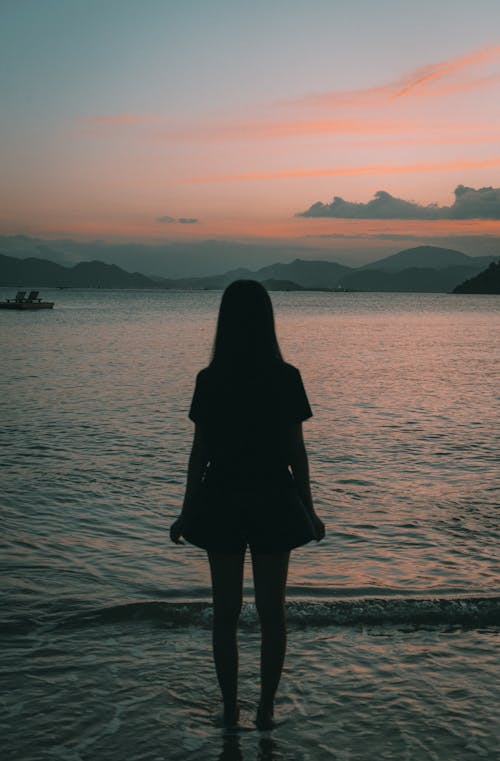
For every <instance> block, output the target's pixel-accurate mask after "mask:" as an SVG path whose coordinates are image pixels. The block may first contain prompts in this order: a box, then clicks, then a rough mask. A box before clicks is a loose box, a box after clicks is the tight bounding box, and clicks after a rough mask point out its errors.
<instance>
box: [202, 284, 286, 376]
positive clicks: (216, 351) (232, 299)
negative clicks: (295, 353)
mask: <svg viewBox="0 0 500 761" xmlns="http://www.w3.org/2000/svg"><path fill="white" fill-rule="evenodd" d="M282 361H283V358H282V356H281V351H280V347H279V344H278V339H277V337H276V330H275V327H274V312H273V305H272V303H271V299H270V298H269V294H268V292H267V291H266V289H265V288H264V286H263V285H262V284H261V283H259V282H257V280H235V281H234V282H233V283H231V285H228V287H227V288H226V290H225V291H224V293H223V296H222V300H221V303H220V308H219V317H218V320H217V330H216V332H215V340H214V345H213V350H212V359H211V363H210V366H211V367H212V368H214V369H218V370H229V371H230V370H235V371H238V370H245V371H247V372H248V371H250V370H252V369H255V370H262V369H264V368H266V367H271V366H273V365H275V364H276V363H278V362H282Z"/></svg>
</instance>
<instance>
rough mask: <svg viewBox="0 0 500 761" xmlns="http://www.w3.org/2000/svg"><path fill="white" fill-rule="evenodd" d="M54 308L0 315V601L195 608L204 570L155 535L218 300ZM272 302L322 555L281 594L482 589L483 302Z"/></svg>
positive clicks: (176, 477)
mask: <svg viewBox="0 0 500 761" xmlns="http://www.w3.org/2000/svg"><path fill="white" fill-rule="evenodd" d="M0 296H1V294H0ZM49 296H51V294H50V293H47V298H48V297H49ZM56 296H57V298H56ZM54 298H55V300H56V302H57V303H56V309H55V310H54V312H53V313H51V314H42V313H40V314H33V315H30V314H28V313H26V314H24V313H20V314H19V315H17V314H16V315H14V314H10V313H8V312H6V313H5V314H2V315H0V319H1V320H2V331H1V338H2V343H3V350H4V356H5V357H6V358H7V359H8V361H7V362H5V363H4V364H3V365H2V367H1V370H0V372H1V373H2V378H3V383H4V389H5V390H6V393H4V394H3V395H2V397H1V399H0V414H1V416H2V421H3V426H4V429H3V436H4V443H5V444H6V446H5V447H4V450H3V457H2V465H3V473H4V481H5V488H4V491H3V495H2V496H3V499H4V505H5V514H4V517H5V527H6V531H5V534H4V537H5V541H6V547H5V552H6V555H5V562H6V564H7V566H8V567H10V568H13V567H16V568H17V569H18V573H17V574H16V578H17V581H16V586H15V589H12V590H11V592H12V594H13V596H14V597H15V598H16V599H18V596H20V597H21V598H23V599H25V600H32V599H33V598H34V597H37V598H38V597H39V595H40V594H47V595H48V596H54V597H56V598H57V599H60V597H61V595H63V596H65V595H68V596H69V597H71V598H72V599H74V598H77V597H78V596H83V597H87V599H89V598H90V599H96V600H97V599H103V598H104V597H105V598H106V599H109V597H110V596H111V597H112V598H113V599H115V600H116V599H122V598H123V597H124V596H127V597H129V598H130V596H131V595H132V596H135V597H140V598H144V597H145V596H146V597H152V598H156V597H158V595H161V593H162V591H163V590H165V591H169V590H171V589H173V588H174V589H184V590H186V592H188V593H189V590H205V592H204V594H207V590H208V586H209V579H208V571H207V568H206V562H205V558H204V554H203V553H202V552H201V551H198V550H196V549H194V548H179V547H173V546H171V545H170V544H169V543H168V541H167V527H168V523H169V521H170V520H171V519H172V517H173V516H174V515H175V514H176V513H177V511H178V509H179V505H180V501H181V498H182V490H183V486H184V479H185V470H186V462H187V455H188V451H189V446H190V437H191V435H192V424H191V423H190V421H189V420H188V419H187V409H188V406H189V402H190V398H191V394H192V390H193V383H194V377H195V374H196V371H197V370H198V369H199V368H200V367H201V366H203V365H204V364H205V363H206V361H207V357H208V353H209V348H210V344H211V340H212V334H213V329H214V326H215V319H216V315H217V306H218V302H219V299H220V294H219V293H214V292H202V293H180V292H177V293H173V292H151V293H147V292H146V293H144V292H117V291H114V292H91V291H89V292H85V291H82V292H78V291H58V292H57V294H55V295H54ZM273 299H274V302H275V305H276V316H277V326H278V333H279V336H280V340H281V343H282V347H283V350H284V354H285V356H286V357H287V358H288V359H289V360H291V361H292V362H294V363H295V364H296V365H297V366H299V367H300V369H301V372H302V375H303V378H304V381H305V385H306V388H307V390H308V393H309V396H310V399H311V402H312V406H313V411H314V417H313V418H312V420H311V421H310V422H307V423H306V424H305V431H306V434H305V435H306V440H307V446H308V450H309V454H310V461H311V471H312V480H313V490H314V494H315V497H316V501H317V506H318V510H319V512H320V513H321V514H322V515H323V516H324V518H325V521H326V523H327V527H328V536H327V539H326V541H325V542H324V543H322V544H321V545H319V546H317V547H313V546H311V547H306V548H304V549H302V550H300V551H297V552H296V553H294V559H293V563H292V566H291V574H290V585H291V586H294V587H300V586H303V587H306V586H308V587H309V588H313V587H314V586H315V585H320V586H321V587H331V588H332V589H333V590H342V589H346V590H349V589H353V590H358V589H362V590H365V591H368V592H369V590H370V589H373V590H381V589H387V590H388V591H391V590H398V591H403V592H404V590H408V592H412V591H415V590H417V591H418V590H422V591H423V592H428V591H432V590H448V591H449V592H450V593H457V594H459V593H462V592H474V593H479V592H481V591H484V590H489V591H492V590H496V589H497V588H498V576H497V572H498V566H497V565H496V562H495V557H496V547H497V546H498V539H499V530H498V521H497V503H498V488H499V486H500V483H499V474H498V464H497V455H498V448H499V445H500V434H499V429H498V425H497V420H498V412H499V411H500V410H499V407H500V395H499V393H498V388H499V383H498V380H499V378H498V366H499V364H498V356H497V352H498V335H499V334H500V302H499V300H498V298H496V297H465V296H464V297H456V298H455V297H451V296H447V295H429V294H417V295H411V294H325V293H303V294H302V293H301V294H290V293H288V294H274V295H273ZM28 568H30V569H31V570H30V571H27V570H25V569H28ZM247 579H248V580H249V578H248V577H247Z"/></svg>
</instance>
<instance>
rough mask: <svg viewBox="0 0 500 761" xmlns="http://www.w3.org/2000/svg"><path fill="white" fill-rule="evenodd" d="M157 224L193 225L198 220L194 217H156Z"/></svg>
mask: <svg viewBox="0 0 500 761" xmlns="http://www.w3.org/2000/svg"><path fill="white" fill-rule="evenodd" d="M156 221H157V222H164V223H165V224H167V225H172V224H174V225H195V224H196V223H197V222H198V220H197V219H195V218H194V217H167V216H164V217H156Z"/></svg>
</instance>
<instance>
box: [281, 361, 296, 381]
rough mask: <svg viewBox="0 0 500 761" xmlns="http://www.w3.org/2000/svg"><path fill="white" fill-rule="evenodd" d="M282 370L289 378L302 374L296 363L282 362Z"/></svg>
mask: <svg viewBox="0 0 500 761" xmlns="http://www.w3.org/2000/svg"><path fill="white" fill-rule="evenodd" d="M281 370H282V372H283V374H284V375H285V376H286V377H287V378H296V377H297V376H300V371H299V369H298V368H297V367H295V365H291V364H290V362H284V361H283V363H282V366H281Z"/></svg>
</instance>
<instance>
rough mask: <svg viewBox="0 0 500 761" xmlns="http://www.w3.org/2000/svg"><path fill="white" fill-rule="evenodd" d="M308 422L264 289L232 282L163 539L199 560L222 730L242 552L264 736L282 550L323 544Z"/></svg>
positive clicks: (234, 661)
mask: <svg viewBox="0 0 500 761" xmlns="http://www.w3.org/2000/svg"><path fill="white" fill-rule="evenodd" d="M311 415H312V413H311V408H310V406H309V402H308V400H307V396H306V393H305V390H304V386H303V384H302V380H301V376H300V373H299V371H298V370H297V369H296V368H295V367H293V366H292V365H290V364H288V363H286V362H285V361H284V360H283V358H282V356H281V352H280V348H279V345H278V341H277V338H276V333H275V328H274V315H273V308H272V304H271V299H270V298H269V295H268V293H267V291H266V289H265V288H264V287H263V286H262V285H261V284H260V283H258V282H256V281H254V280H238V281H236V282H234V283H232V284H231V285H230V286H228V288H226V290H225V292H224V295H223V297H222V301H221V305H220V310H219V318H218V322H217V330H216V335H215V342H214V348H213V353H212V359H211V362H210V364H209V366H208V367H206V368H205V369H204V370H201V372H199V373H198V376H197V378H196V387H195V391H194V396H193V400H192V403H191V409H190V411H189V417H190V418H191V420H193V421H194V423H195V432H194V441H193V446H192V450H191V455H190V458H189V465H188V474H187V485H186V494H185V497H184V503H183V507H182V512H181V514H180V516H179V518H177V520H176V521H175V522H174V523H173V525H172V527H171V529H170V536H171V539H172V541H174V542H176V543H181V537H182V536H184V537H185V539H187V541H188V542H191V543H192V544H194V545H196V546H198V547H202V548H203V549H206V550H207V552H208V559H209V563H210V571H211V577H212V590H213V604H214V618H213V651H214V660H215V667H216V671H217V677H218V680H219V684H220V688H221V692H222V698H223V702H224V724H225V725H226V726H233V725H235V724H237V722H238V718H239V707H238V702H237V687H238V647H237V636H236V630H237V625H238V617H239V614H240V610H241V604H242V596H243V562H244V557H245V550H246V548H247V546H248V547H249V548H250V552H251V556H252V567H253V577H254V585H255V603H256V608H257V612H258V615H259V619H260V625H261V634H262V644H261V671H260V675H261V691H260V702H259V705H258V709H257V717H256V723H257V726H258V727H259V728H261V729H266V728H271V727H272V726H273V711H274V697H275V694H276V690H277V687H278V683H279V680H280V676H281V670H282V667H283V661H284V657H285V649H286V624H285V585H286V578H287V571H288V560H289V555H290V550H292V549H293V548H294V547H299V546H301V545H303V544H306V543H307V542H310V541H311V540H312V539H316V540H318V541H319V540H320V539H322V538H323V537H324V534H325V528H324V525H323V523H322V521H321V520H320V518H319V517H318V516H317V515H316V513H315V511H314V507H313V502H312V498H311V490H310V486H309V467H308V460H307V454H306V450H305V447H304V440H303V437H302V421H303V420H306V419H307V418H309V417H310V416H311Z"/></svg>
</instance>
